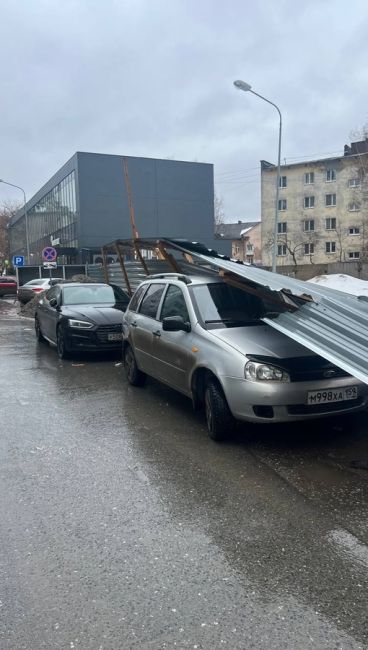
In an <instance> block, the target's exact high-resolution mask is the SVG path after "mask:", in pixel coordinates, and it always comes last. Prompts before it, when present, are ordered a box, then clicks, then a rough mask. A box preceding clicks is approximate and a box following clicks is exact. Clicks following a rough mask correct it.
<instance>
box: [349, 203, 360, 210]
mask: <svg viewBox="0 0 368 650" xmlns="http://www.w3.org/2000/svg"><path fill="white" fill-rule="evenodd" d="M348 210H349V212H358V210H360V204H359V203H357V202H356V201H353V202H352V203H349V205H348Z"/></svg>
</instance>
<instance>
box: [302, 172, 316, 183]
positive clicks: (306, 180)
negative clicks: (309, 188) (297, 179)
mask: <svg viewBox="0 0 368 650" xmlns="http://www.w3.org/2000/svg"><path fill="white" fill-rule="evenodd" d="M304 183H305V185H313V183H314V172H307V173H306V174H304Z"/></svg>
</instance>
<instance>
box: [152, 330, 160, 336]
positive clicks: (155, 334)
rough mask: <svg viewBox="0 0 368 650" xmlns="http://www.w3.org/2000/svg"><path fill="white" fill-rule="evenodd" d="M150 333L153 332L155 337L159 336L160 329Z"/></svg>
mask: <svg viewBox="0 0 368 650" xmlns="http://www.w3.org/2000/svg"><path fill="white" fill-rule="evenodd" d="M152 334H153V336H157V337H160V336H161V332H160V330H156V332H152Z"/></svg>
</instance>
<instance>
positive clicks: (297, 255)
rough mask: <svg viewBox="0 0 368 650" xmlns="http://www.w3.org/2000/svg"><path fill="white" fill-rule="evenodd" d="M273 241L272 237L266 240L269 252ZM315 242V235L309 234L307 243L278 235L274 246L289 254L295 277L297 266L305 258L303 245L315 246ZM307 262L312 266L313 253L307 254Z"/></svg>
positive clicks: (285, 234)
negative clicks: (280, 247)
mask: <svg viewBox="0 0 368 650" xmlns="http://www.w3.org/2000/svg"><path fill="white" fill-rule="evenodd" d="M274 241H275V239H274V237H273V236H272V237H270V239H269V240H268V242H267V244H266V248H268V249H269V250H272V249H273V247H274ZM315 242H316V235H315V233H310V234H309V239H308V241H300V240H299V238H292V237H291V236H290V235H288V234H287V233H282V234H281V233H280V234H279V235H278V237H277V243H276V245H277V246H284V247H285V250H286V252H287V253H289V255H290V257H291V258H292V260H293V264H294V273H295V275H296V274H297V268H298V264H299V262H300V261H302V260H303V258H304V257H305V253H304V252H303V251H304V247H305V245H306V244H310V245H313V246H315ZM309 262H310V264H314V262H313V253H309Z"/></svg>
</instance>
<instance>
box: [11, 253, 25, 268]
mask: <svg viewBox="0 0 368 650" xmlns="http://www.w3.org/2000/svg"><path fill="white" fill-rule="evenodd" d="M13 266H24V255H14V257H13Z"/></svg>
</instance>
